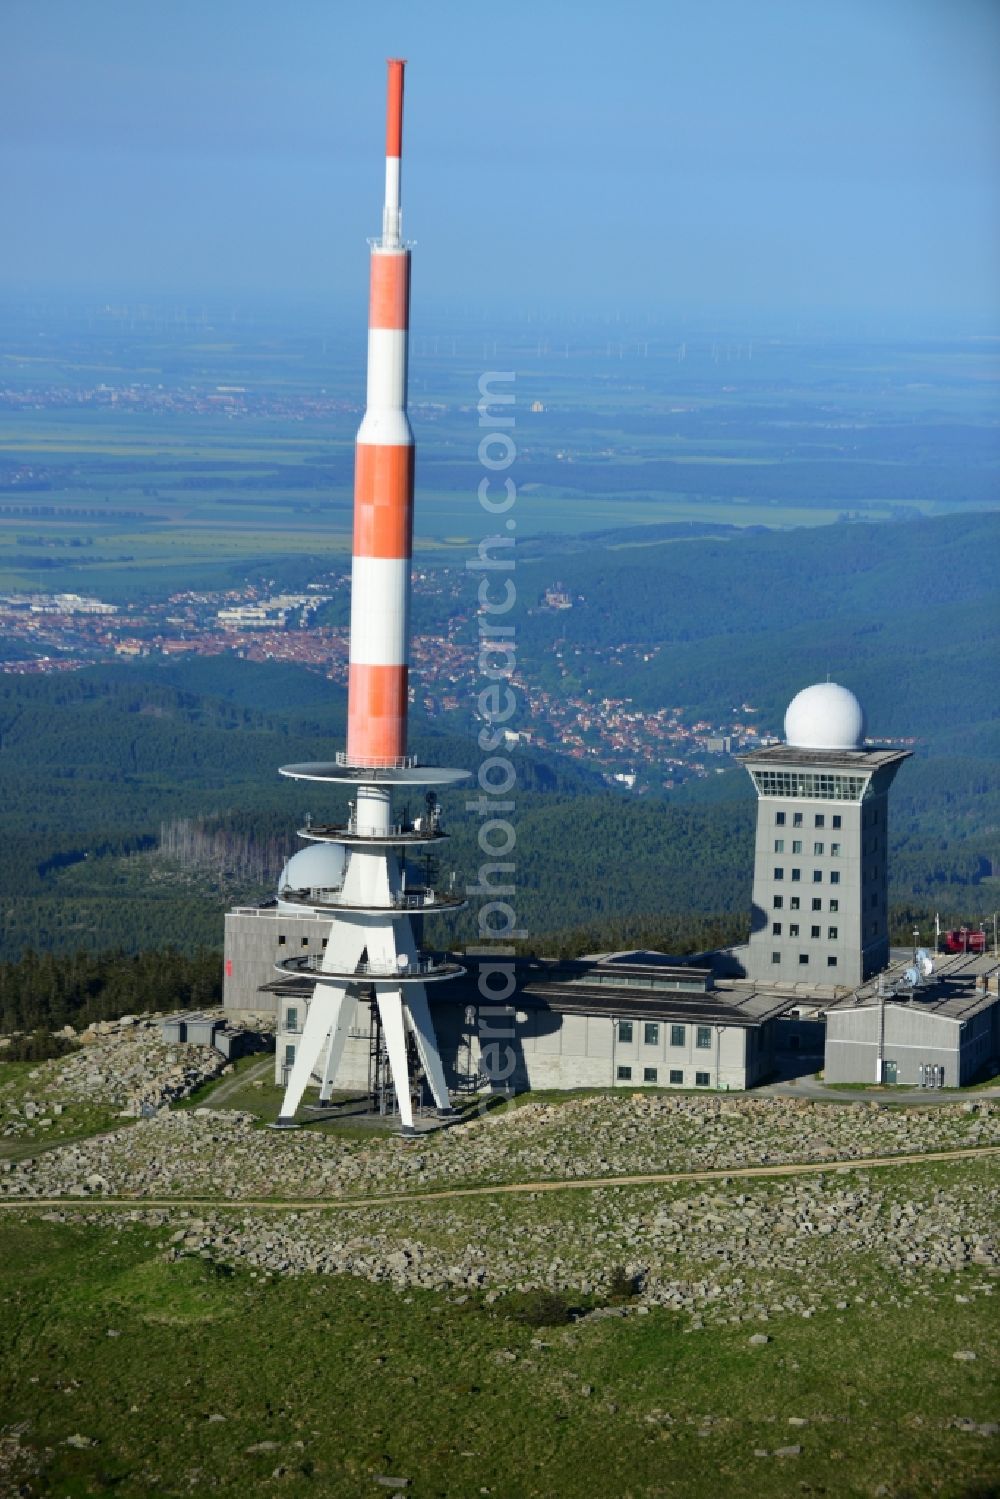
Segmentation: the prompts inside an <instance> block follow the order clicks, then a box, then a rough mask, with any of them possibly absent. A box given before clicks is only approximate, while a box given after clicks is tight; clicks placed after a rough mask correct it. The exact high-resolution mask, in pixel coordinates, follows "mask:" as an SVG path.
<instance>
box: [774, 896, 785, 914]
mask: <svg viewBox="0 0 1000 1499" xmlns="http://www.w3.org/2000/svg"><path fill="white" fill-rule="evenodd" d="M771 904H772V905H773V906H774V909H775V910H776V911H780V910H781V908H782V906H783V905H784V904H785V897H784V896H783V895H776V896H775V897H774V900H773V901H772V902H771Z"/></svg>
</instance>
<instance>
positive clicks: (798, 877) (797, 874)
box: [792, 869, 802, 883]
mask: <svg viewBox="0 0 1000 1499" xmlns="http://www.w3.org/2000/svg"><path fill="white" fill-rule="evenodd" d="M801 878H802V871H801V869H793V870H792V881H793V883H794V881H795V880H801Z"/></svg>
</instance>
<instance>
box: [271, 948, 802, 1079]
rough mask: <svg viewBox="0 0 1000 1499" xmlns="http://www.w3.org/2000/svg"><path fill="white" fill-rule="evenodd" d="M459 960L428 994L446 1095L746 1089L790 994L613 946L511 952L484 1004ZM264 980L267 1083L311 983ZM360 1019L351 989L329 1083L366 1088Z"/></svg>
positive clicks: (365, 1021) (288, 1057)
mask: <svg viewBox="0 0 1000 1499" xmlns="http://www.w3.org/2000/svg"><path fill="white" fill-rule="evenodd" d="M459 961H460V962H462V963H463V964H465V965H466V968H467V972H466V975H465V976H464V978H462V979H461V980H458V981H456V982H455V983H453V984H450V985H448V986H447V987H446V988H445V987H441V988H437V989H435V990H434V991H433V992H432V994H431V1007H432V1013H433V1020H434V1028H435V1032H436V1034H437V1036H438V1041H439V1045H440V1048H441V1055H442V1060H443V1062H444V1067H445V1075H446V1078H447V1082H448V1088H449V1091H451V1092H452V1093H478V1092H482V1091H491V1090H496V1089H499V1090H501V1091H506V1090H510V1091H511V1092H522V1091H524V1090H525V1089H529V1088H530V1089H538V1088H608V1087H628V1088H643V1087H647V1088H650V1087H657V1088H663V1087H667V1088H671V1087H673V1088H713V1089H720V1088H721V1089H723V1090H726V1089H743V1088H747V1087H751V1086H752V1085H753V1084H754V1083H756V1082H759V1081H760V1080H762V1079H763V1078H764V1077H766V1076H769V1075H770V1073H771V1072H772V1071H773V1067H774V1055H773V1053H774V1037H775V1022H776V1020H777V1018H778V1016H780V1015H781V1014H782V1012H783V1011H784V1010H785V1009H787V1008H788V1007H789V1005H790V1004H791V1003H792V1002H793V1000H792V997H791V996H790V995H785V996H780V997H779V996H776V995H774V994H770V995H767V994H761V993H759V992H758V991H757V990H756V987H755V986H754V985H752V984H748V983H744V982H739V981H736V982H733V981H729V980H721V981H720V980H717V979H716V978H715V977H714V976H713V974H712V972H711V970H710V969H708V968H700V967H693V966H691V965H687V964H683V963H676V962H673V961H671V960H669V959H667V958H665V957H664V956H663V955H662V954H659V953H620V954H609V955H604V956H602V957H595V958H589V959H586V958H585V959H578V960H575V961H555V960H547V959H537V958H524V959H518V960H516V961H515V964H514V968H515V974H516V986H515V989H514V991H513V993H512V994H511V996H510V998H509V1000H508V1001H507V1003H505V1004H493V1003H484V1001H483V1000H482V998H481V995H480V990H479V981H478V968H477V963H476V960H475V959H470V958H467V957H464V956H460V957H459ZM272 987H273V989H274V990H275V997H276V998H277V1001H278V1005H279V1018H278V1035H277V1052H276V1056H275V1081H276V1082H277V1083H279V1084H282V1083H283V1082H284V1080H285V1077H286V1075H287V1072H288V1070H289V1069H290V1068H291V1067H292V1066H293V1065H294V1062H295V1055H296V1050H295V1049H296V1045H297V1042H298V1038H299V1036H300V1034H301V1029H302V1024H303V1021H304V1018H305V1013H306V1009H307V1006H308V1002H309V998H310V994H311V988H310V986H309V985H308V984H303V983H301V982H298V981H296V980H278V981H277V982H276V983H275V984H274V985H273V986H272ZM372 1025H373V1021H372V1007H371V1004H370V1001H368V1000H366V999H365V998H364V997H362V999H361V1003H360V1004H359V1007H358V1012H357V1017H356V1022H355V1025H354V1026H353V1027H352V1029H351V1030H350V1032H349V1033H348V1037H347V1041H346V1043H345V1047H344V1054H343V1060H342V1063H341V1071H340V1072H339V1073H338V1078H339V1080H340V1081H339V1086H341V1087H347V1088H352V1089H353V1088H357V1089H359V1090H363V1089H367V1088H368V1086H369V1083H370V1081H371V1078H372V1067H373V1058H374V1056H375V1054H376V1052H377V1046H378V1037H377V1035H376V1034H375V1033H373V1030H372ZM316 1080H317V1081H318V1075H317V1079H316Z"/></svg>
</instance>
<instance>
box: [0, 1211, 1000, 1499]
mask: <svg viewBox="0 0 1000 1499" xmlns="http://www.w3.org/2000/svg"><path fill="white" fill-rule="evenodd" d="M2 1237H3V1255H2V1259H0V1296H2V1302H3V1316H2V1319H0V1360H2V1364H0V1369H2V1379H3V1384H4V1388H5V1391H6V1394H5V1398H4V1411H5V1415H4V1425H5V1428H6V1437H7V1440H6V1442H5V1444H4V1452H5V1465H6V1473H5V1475H4V1477H3V1479H2V1480H0V1484H2V1492H4V1493H10V1494H14V1493H19V1494H24V1495H34V1494H58V1495H60V1496H67V1499H75V1496H83V1495H102V1496H103V1495H109V1494H115V1495H121V1496H123V1499H126V1496H133V1495H135V1496H148V1495H151V1494H155V1495H164V1496H167V1495H190V1494H208V1493H211V1494H218V1495H220V1496H223V1495H241V1496H242V1495H246V1494H248V1493H251V1494H258V1493H272V1492H273V1493H275V1494H280V1495H284V1496H300V1495H301V1496H324V1499H326V1496H331V1499H332V1496H340V1495H343V1496H351V1499H353V1496H356V1495H363V1494H366V1493H372V1494H377V1493H379V1492H385V1489H384V1488H382V1487H381V1486H379V1485H378V1484H377V1483H376V1482H375V1479H376V1478H377V1476H379V1475H382V1476H392V1477H404V1478H408V1479H410V1480H411V1485H410V1488H409V1489H408V1492H412V1493H413V1494H414V1495H415V1496H425V1495H437V1496H442V1499H443V1496H448V1499H466V1496H469V1495H476V1494H482V1493H486V1494H495V1495H501V1496H504V1499H520V1496H539V1499H541V1496H545V1499H560V1496H566V1499H579V1496H582V1495H588V1496H589V1495H601V1496H613V1495H614V1496H617V1495H629V1496H637V1499H638V1496H644V1495H674V1494H676V1495H682V1496H684V1499H702V1496H704V1499H715V1496H716V1495H718V1494H720V1493H723V1492H729V1493H732V1494H735V1495H739V1494H746V1493H750V1492H753V1493H754V1494H756V1495H759V1496H761V1499H765V1496H772V1495H773V1496H779V1495H788V1494H800V1493H812V1494H829V1495H837V1496H850V1495H866V1496H867V1495H872V1496H875V1495H880V1494H891V1495H895V1496H903V1495H911V1496H913V1499H922V1496H924V1495H929V1494H937V1495H941V1496H946V1499H947V1496H951V1499H986V1496H987V1495H989V1494H994V1493H996V1488H995V1483H996V1480H997V1476H998V1471H1000V1469H998V1453H997V1446H996V1438H995V1437H993V1438H990V1437H988V1436H983V1435H982V1434H980V1433H978V1432H974V1431H970V1430H963V1429H962V1428H961V1426H960V1425H949V1424H948V1422H949V1420H951V1419H953V1418H957V1419H960V1420H964V1421H966V1422H972V1423H983V1422H988V1421H990V1420H991V1419H994V1418H995V1416H996V1374H997V1361H996V1335H995V1329H993V1330H992V1331H991V1329H989V1328H988V1327H987V1326H985V1325H983V1322H982V1311H981V1309H977V1308H975V1307H973V1306H972V1305H968V1306H965V1305H961V1304H957V1303H956V1302H955V1300H954V1297H953V1296H952V1295H947V1296H944V1297H942V1298H941V1299H938V1300H930V1299H929V1300H928V1301H927V1303H926V1305H925V1306H924V1307H923V1308H922V1309H921V1311H920V1312H919V1314H914V1313H913V1312H912V1311H906V1312H901V1311H899V1310H897V1309H889V1308H885V1309H874V1308H870V1309H867V1310H866V1312H865V1313H864V1315H859V1314H857V1313H855V1314H853V1315H847V1316H836V1315H833V1314H828V1315H826V1316H824V1317H821V1318H817V1319H813V1320H811V1321H803V1320H801V1319H794V1318H787V1319H785V1320H783V1321H779V1322H774V1321H772V1323H770V1324H769V1327H768V1331H769V1334H770V1336H771V1341H770V1342H769V1343H768V1344H766V1345H765V1346H762V1347H753V1346H752V1345H751V1344H750V1343H749V1333H750V1331H751V1329H750V1328H748V1327H747V1326H745V1325H744V1326H742V1327H735V1328H732V1329H715V1330H712V1331H702V1332H692V1333H685V1332H683V1331H682V1330H681V1323H680V1322H679V1321H678V1319H677V1318H676V1317H675V1316H673V1315H672V1314H670V1313H668V1312H664V1311H659V1310H655V1309H654V1310H652V1311H651V1312H650V1313H649V1314H648V1315H647V1316H644V1317H638V1316H630V1317H628V1318H626V1319H623V1320H618V1319H610V1320H596V1321H595V1320H590V1321H584V1322H582V1323H578V1324H570V1325H563V1326H555V1327H542V1328H537V1327H535V1328H533V1327H529V1326H525V1325H522V1324H521V1323H519V1322H517V1321H514V1320H511V1319H510V1317H509V1316H508V1315H505V1314H504V1312H503V1311H501V1310H498V1309H497V1307H486V1306H484V1305H483V1304H482V1303H481V1302H479V1301H478V1300H476V1299H470V1300H467V1301H463V1302H462V1304H455V1303H454V1302H453V1301H449V1300H448V1299H447V1298H446V1297H444V1296H443V1295H441V1294H438V1293H435V1292H430V1291H426V1292H424V1291H421V1292H407V1293H403V1292H400V1291H397V1290H395V1289H393V1288H391V1287H389V1286H382V1285H373V1284H369V1283H367V1282H365V1281H361V1280H355V1279H351V1278H344V1277H340V1278H325V1277H323V1278H321V1277H315V1276H310V1277H288V1278H282V1279H270V1278H267V1277H264V1276H260V1277H254V1275H253V1274H251V1273H248V1272H246V1271H243V1270H236V1271H229V1270H227V1269H226V1268H225V1267H217V1266H215V1265H214V1264H212V1263H211V1262H208V1261H206V1260H203V1259H200V1258H193V1259H192V1258H181V1259H179V1260H175V1261H169V1260H167V1259H166V1258H165V1257H164V1244H165V1241H166V1238H167V1234H166V1231H165V1230H150V1229H148V1228H146V1227H144V1226H141V1225H135V1226H131V1227H128V1228H126V1229H123V1230H118V1231H117V1232H116V1231H113V1230H111V1229H100V1228H93V1227H85V1226H79V1225H70V1224H60V1223H54V1222H46V1221H40V1220H39V1219H37V1218H36V1219H27V1220H24V1221H20V1222H15V1221H14V1220H13V1219H12V1218H6V1219H5V1221H4V1223H3V1225H2ZM958 1347H961V1348H965V1349H969V1350H972V1351H975V1352H976V1354H977V1358H976V1360H975V1361H974V1362H967V1363H956V1362H955V1361H954V1360H953V1358H952V1356H951V1354H952V1350H953V1349H955V1348H958ZM220 1417H221V1418H223V1419H219V1418H220ZM790 1418H793V1419H794V1420H795V1421H802V1422H804V1423H805V1424H802V1425H791V1424H790ZM12 1433H14V1434H16V1440H15V1439H14V1438H13V1437H12V1436H11V1434H12ZM80 1437H82V1438H85V1439H87V1441H88V1442H90V1443H92V1445H88V1446H85V1447H78V1446H74V1445H67V1441H68V1439H70V1438H74V1439H76V1438H80ZM786 1447H798V1448H800V1449H801V1450H800V1452H798V1453H796V1454H794V1455H793V1454H789V1455H786V1456H780V1457H779V1456H776V1455H774V1454H775V1453H776V1452H777V1450H778V1449H780V1448H786ZM758 1451H759V1452H766V1453H767V1454H768V1455H767V1456H756V1455H755V1454H756V1453H757V1452H758Z"/></svg>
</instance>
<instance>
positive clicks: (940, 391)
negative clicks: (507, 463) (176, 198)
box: [0, 308, 1000, 601]
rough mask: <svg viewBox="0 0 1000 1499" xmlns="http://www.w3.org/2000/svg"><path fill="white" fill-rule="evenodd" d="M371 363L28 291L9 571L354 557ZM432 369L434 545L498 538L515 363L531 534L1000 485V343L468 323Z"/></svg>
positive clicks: (106, 589) (4, 406) (425, 444)
mask: <svg viewBox="0 0 1000 1499" xmlns="http://www.w3.org/2000/svg"><path fill="white" fill-rule="evenodd" d="M218 321H219V322H220V324H221V322H222V321H223V320H222V319H221V318H220V319H218ZM40 340H41V341H42V342H41V344H40V342H39V341H40ZM40 347H41V348H42V349H44V352H43V353H40V352H39V349H40ZM363 359H364V336H363V329H361V328H360V327H359V326H358V325H357V323H356V321H355V320H354V319H353V318H352V319H350V320H348V319H346V318H343V317H340V318H338V317H337V316H335V315H334V314H332V313H330V312H329V311H327V312H325V313H320V314H318V315H317V316H316V317H315V318H313V319H311V320H310V321H309V322H308V323H304V322H302V320H301V318H300V319H299V320H298V321H297V320H296V318H295V317H294V316H293V315H291V314H289V315H288V316H287V317H286V318H285V319H284V320H282V321H275V320H271V321H267V320H263V319H260V318H258V319H257V320H251V319H248V318H244V319H242V320H238V319H236V317H235V314H233V315H232V316H231V317H227V319H226V320H225V326H219V327H217V328H213V327H211V326H208V325H206V322H205V320H204V318H202V319H199V320H198V321H197V322H192V323H184V322H182V321H180V320H177V321H175V322H173V323H169V322H166V321H163V320H160V321H157V320H156V319H154V318H151V317H149V316H148V315H147V316H146V317H145V318H143V317H139V318H135V317H133V318H132V319H131V320H128V319H126V318H124V317H122V316H115V315H114V314H112V313H111V312H109V311H108V310H105V311H104V312H94V311H83V310H81V311H78V312H77V313H75V314H70V313H65V312H64V313H60V314H59V315H58V316H57V315H55V314H52V313H44V312H40V311H38V310H34V309H24V308H21V309H13V310H12V311H11V316H10V318H9V319H8V324H7V331H6V333H5V335H4V337H3V339H2V340H0V588H10V589H25V588H28V587H32V586H33V587H48V588H50V589H53V588H71V589H75V590H77V591H88V592H101V593H103V594H106V595H107V596H108V597H109V598H112V599H115V600H121V601H124V600H125V599H126V598H128V597H129V596H130V590H131V595H132V596H133V597H142V596H146V595H148V594H149V593H151V592H157V591H159V592H160V593H161V594H165V593H167V592H169V591H171V590H172V589H177V588H180V587H183V586H187V587H192V586H193V587H197V586H203V587H225V586H227V585H228V586H232V585H233V584H234V583H235V582H237V581H239V580H240V579H241V577H242V576H243V574H244V572H245V569H246V568H247V567H248V566H250V565H252V564H254V563H255V562H258V561H259V560H261V559H267V558H269V557H270V558H274V557H275V556H276V555H280V556H285V557H301V556H315V557H317V558H318V559H323V558H327V559H329V558H331V557H333V558H338V557H342V556H343V554H344V553H345V551H346V549H347V546H348V538H349V534H350V507H351V494H352V463H353V441H354V433H355V430H356V427H357V423H358V420H359V418H360V414H361V405H362V400H363V389H364V373H363ZM412 365H413V370H412V379H411V390H410V396H411V416H412V420H413V424H414V428H415V431H416V434H417V439H418V446H419V468H418V506H417V535H416V545H417V548H418V552H419V553H422V554H424V555H425V557H426V559H427V560H428V561H429V562H432V561H433V560H434V558H435V557H441V558H447V557H448V556H449V555H451V554H452V553H453V552H454V550H455V549H456V548H462V549H464V548H467V547H468V545H469V544H470V542H471V541H474V540H475V539H477V538H478V537H479V536H480V535H481V534H483V529H484V525H485V524H486V518H485V517H484V515H483V512H482V510H481V508H480V506H479V504H478V502H477V499H476V490H477V485H478V483H479V480H480V478H481V477H482V473H483V469H482V465H481V464H480V461H479V458H478V452H477V450H478V444H479V438H480V435H481V432H480V427H479V421H478V416H477V412H476V402H477V400H478V396H479V391H478V382H479V378H480V375H481V374H482V373H483V371H484V369H490V368H492V369H494V370H511V371H514V373H515V375H516V381H515V383H514V385H513V387H512V388H513V389H515V390H516V393H517V402H516V405H515V408H514V413H515V420H516V428H515V431H516V446H517V450H518V457H517V461H516V468H515V470H514V472H515V473H516V477H517V482H518V485H519V490H520V498H519V508H518V527H519V530H518V534H519V536H521V537H524V536H537V535H546V536H550V537H570V536H575V535H580V534H582V533H586V532H590V531H597V530H602V529H608V528H612V527H621V526H642V525H649V524H661V523H664V522H671V521H701V522H704V521H706V520H710V521H712V522H716V523H720V524H729V525H736V526H741V527H742V526H754V525H766V526H769V527H777V528H786V527H790V526H816V525H828V524H830V523H832V522H834V521H836V520H837V519H838V518H842V517H843V516H845V515H851V516H854V517H864V518H865V519H869V520H881V519H887V518H890V517H893V518H900V517H911V518H912V517H914V516H918V515H932V514H948V513H950V512H952V511H953V510H955V509H956V508H958V509H969V508H981V507H984V506H990V505H995V503H996V473H997V469H998V466H1000V447H998V444H997V441H996V434H995V430H994V429H993V428H992V425H991V423H990V420H989V410H990V408H989V389H990V385H991V381H992V380H994V379H995V376H996V370H995V351H994V349H993V346H992V345H991V344H990V343H989V342H986V343H982V342H979V343H977V342H976V341H972V340H954V341H951V342H945V341H942V342H940V343H937V344H927V343H925V344H907V343H903V342H900V343H897V344H894V345H893V344H889V343H871V342H864V341H858V342H856V343H851V342H846V341H840V342H838V341H835V340H829V339H827V340H824V339H822V338H814V339H812V340H808V339H803V338H801V337H797V338H788V337H778V336H772V337H764V338H757V339H756V340H754V341H752V342H751V341H750V340H747V339H745V338H741V339H737V338H735V337H733V336H725V335H720V334H712V333H706V334H704V335H703V336H699V337H698V338H696V339H694V338H691V339H687V338H685V339H682V338H680V337H674V336H673V335H672V334H671V333H669V332H668V331H667V330H663V329H661V330H659V331H658V332H657V333H656V334H655V335H654V336H651V335H650V332H649V330H646V332H645V334H643V333H642V330H636V331H635V332H634V333H633V334H632V336H631V337H629V336H621V337H616V338H614V339H612V340H610V341H609V340H608V339H607V337H606V336H602V335H601V334H600V333H599V332H598V331H597V330H595V329H589V330H588V329H584V330H574V331H571V330H563V333H561V334H559V333H558V332H557V331H556V330H552V331H551V333H550V334H549V335H546V336H542V337H536V336H534V333H533V332H532V333H531V334H529V333H528V332H527V330H523V329H517V328H508V329H507V330H505V332H504V335H503V336H502V337H501V338H499V339H495V340H494V339H490V340H487V341H486V342H485V343H484V342H483V341H482V340H481V339H479V338H478V337H477V336H476V335H475V334H474V333H473V332H472V331H471V330H470V329H469V328H468V326H465V325H462V326H459V325H456V326H454V327H444V326H442V327H441V328H440V330H437V329H435V330H433V331H431V330H428V331H417V332H415V336H414V339H413V350H412ZM276 543H277V544H276Z"/></svg>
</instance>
